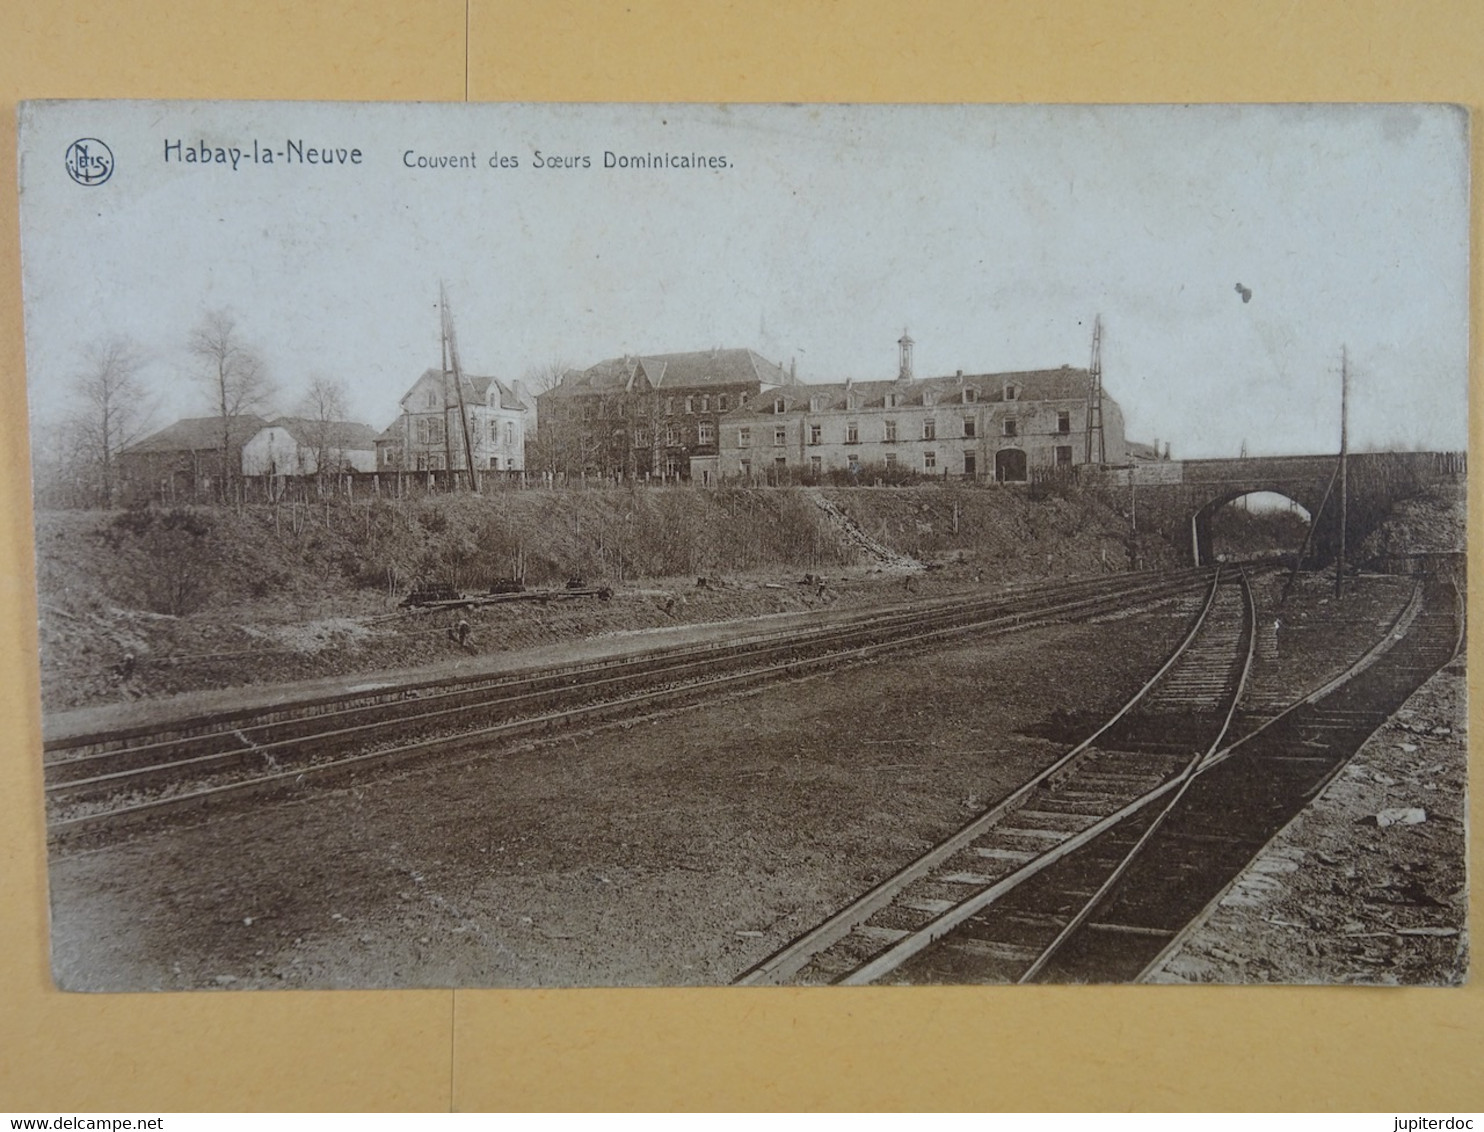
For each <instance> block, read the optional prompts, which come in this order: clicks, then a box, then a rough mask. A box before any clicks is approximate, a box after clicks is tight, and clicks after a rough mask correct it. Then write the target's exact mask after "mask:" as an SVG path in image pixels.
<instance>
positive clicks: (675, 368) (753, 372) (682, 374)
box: [550, 348, 794, 396]
mask: <svg viewBox="0 0 1484 1132" xmlns="http://www.w3.org/2000/svg"><path fill="white" fill-rule="evenodd" d="M641 375H642V376H643V377H644V378H645V379H647V380H648V381H649V384H650V385H651V386H653V387H654V388H656V389H694V388H707V387H710V386H718V385H752V384H757V385H790V384H794V381H793V379H792V378H790V377H789V374H788V371H787V370H785V369H784V368H783V367H782V366H780V365H778V364H777V363H776V362H770V361H768V359H767V358H765V357H763V356H762V355H761V354H759V353H757V352H756V351H755V350H751V349H746V348H742V349H726V350H723V349H715V350H696V351H692V352H690V353H684V354H637V355H633V356H630V357H623V358H608V359H606V360H605V361H601V362H599V363H597V365H593V366H589V367H588V368H587V369H585V370H568V371H567V373H565V374H563V375H562V381H561V384H560V385H558V386H556V387H555V388H554V389H552V390H550V393H553V394H556V395H559V396H582V395H584V394H593V393H604V392H607V393H612V392H618V391H625V392H626V391H629V390H631V389H632V388H633V386H634V383H635V382H636V380H637V379H638V378H639V377H640V376H641Z"/></svg>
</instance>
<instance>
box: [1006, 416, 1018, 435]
mask: <svg viewBox="0 0 1484 1132" xmlns="http://www.w3.org/2000/svg"><path fill="white" fill-rule="evenodd" d="M1005 435H1006V436H1019V435H1020V422H1019V421H1017V420H1016V419H1015V418H1014V417H1006V418H1005Z"/></svg>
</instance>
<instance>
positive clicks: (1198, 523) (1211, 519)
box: [1190, 486, 1334, 564]
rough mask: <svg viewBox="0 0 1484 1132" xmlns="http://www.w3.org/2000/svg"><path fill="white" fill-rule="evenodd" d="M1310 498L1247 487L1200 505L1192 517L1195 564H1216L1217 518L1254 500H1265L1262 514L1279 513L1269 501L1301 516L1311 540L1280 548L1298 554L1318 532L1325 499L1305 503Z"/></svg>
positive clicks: (1286, 490)
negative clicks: (1245, 502)
mask: <svg viewBox="0 0 1484 1132" xmlns="http://www.w3.org/2000/svg"><path fill="white" fill-rule="evenodd" d="M1307 495H1309V493H1308V492H1303V491H1297V492H1295V491H1292V490H1289V489H1285V488H1283V487H1276V486H1274V487H1257V488H1251V489H1248V488H1245V487H1243V488H1232V489H1229V490H1226V491H1222V492H1219V493H1218V494H1217V495H1215V496H1213V497H1212V498H1211V499H1209V500H1208V501H1207V502H1206V503H1204V504H1203V505H1201V506H1200V507H1199V509H1198V510H1197V511H1196V512H1195V514H1194V515H1192V516H1191V520H1190V523H1191V548H1192V554H1193V555H1194V557H1195V561H1196V563H1197V564H1207V563H1210V562H1213V561H1215V559H1216V554H1217V533H1216V527H1217V525H1218V524H1217V516H1218V515H1219V514H1220V513H1221V512H1222V511H1224V510H1226V509H1227V508H1229V507H1233V506H1235V505H1236V504H1238V503H1240V502H1241V501H1242V500H1244V499H1249V498H1250V497H1252V496H1259V497H1265V498H1264V499H1263V504H1264V506H1261V507H1260V508H1259V510H1260V511H1272V510H1276V508H1274V507H1272V506H1268V505H1267V504H1268V502H1269V501H1270V500H1271V501H1277V500H1283V501H1286V502H1287V503H1288V504H1289V505H1290V506H1291V507H1292V508H1294V509H1296V510H1297V511H1298V512H1299V513H1300V515H1301V517H1302V521H1303V524H1304V526H1305V527H1306V528H1307V529H1308V530H1307V535H1308V538H1307V539H1305V538H1300V539H1299V540H1297V541H1295V542H1294V544H1293V545H1292V546H1283V547H1282V548H1281V549H1282V550H1284V551H1285V552H1289V553H1297V552H1298V551H1299V549H1300V544H1301V543H1304V542H1308V541H1311V540H1312V539H1313V537H1314V536H1315V533H1316V532H1317V530H1318V526H1317V524H1316V522H1315V518H1316V513H1317V512H1318V511H1319V507H1320V503H1321V502H1322V497H1321V500H1312V499H1307V500H1306V499H1305V498H1304V497H1305V496H1307ZM1333 506H1334V503H1333V501H1330V502H1329V503H1328V504H1326V505H1325V509H1326V510H1328V509H1329V508H1330V507H1333Z"/></svg>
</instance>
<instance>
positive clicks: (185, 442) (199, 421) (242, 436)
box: [124, 413, 268, 453]
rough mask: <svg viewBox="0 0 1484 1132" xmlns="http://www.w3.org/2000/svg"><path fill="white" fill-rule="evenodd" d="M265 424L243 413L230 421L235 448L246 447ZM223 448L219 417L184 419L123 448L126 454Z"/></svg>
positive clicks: (229, 433) (265, 422)
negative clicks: (244, 445)
mask: <svg viewBox="0 0 1484 1132" xmlns="http://www.w3.org/2000/svg"><path fill="white" fill-rule="evenodd" d="M267 424H268V422H267V421H265V420H264V419H263V418H262V417H260V416H257V415H256V414H254V413H246V414H244V415H242V416H240V417H236V418H234V419H233V420H232V422H231V425H230V427H229V428H228V430H227V434H228V437H229V438H230V440H231V442H232V444H233V445H234V446H240V445H243V444H246V443H247V442H248V441H249V440H251V439H252V437H253V435H254V434H256V433H257V432H258V431H260V430H261V429H263V428H265V427H267ZM221 446H222V419H221V418H220V417H185V418H183V419H181V420H178V421H176V422H175V423H174V424H173V425H168V426H166V427H165V428H162V429H160V431H159V432H154V433H151V434H150V435H149V436H146V437H145V438H144V439H143V440H141V441H139V442H138V443H137V444H131V445H130V446H129V447H128V448H126V449H124V451H125V452H126V453H134V452H139V453H144V452H201V451H212V452H216V451H220V450H221Z"/></svg>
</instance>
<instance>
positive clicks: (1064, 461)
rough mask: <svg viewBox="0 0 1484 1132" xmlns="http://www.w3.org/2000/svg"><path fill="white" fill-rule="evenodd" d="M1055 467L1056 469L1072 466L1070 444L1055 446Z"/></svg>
mask: <svg viewBox="0 0 1484 1132" xmlns="http://www.w3.org/2000/svg"><path fill="white" fill-rule="evenodd" d="M1056 466H1057V467H1058V468H1070V467H1071V466H1072V446H1071V445H1070V444H1058V445H1057V446H1056Z"/></svg>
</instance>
